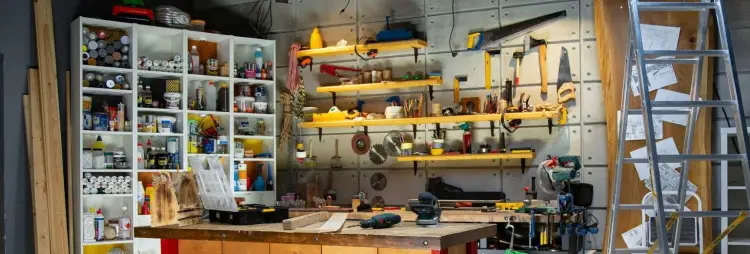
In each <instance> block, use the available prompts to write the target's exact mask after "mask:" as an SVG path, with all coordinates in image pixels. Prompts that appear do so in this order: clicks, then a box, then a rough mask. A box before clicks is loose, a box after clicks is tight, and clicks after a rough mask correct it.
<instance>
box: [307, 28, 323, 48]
mask: <svg viewBox="0 0 750 254" xmlns="http://www.w3.org/2000/svg"><path fill="white" fill-rule="evenodd" d="M322 47H323V38H322V37H321V36H320V31H319V30H318V28H317V27H316V28H315V29H313V31H312V34H310V48H311V49H319V48H322Z"/></svg>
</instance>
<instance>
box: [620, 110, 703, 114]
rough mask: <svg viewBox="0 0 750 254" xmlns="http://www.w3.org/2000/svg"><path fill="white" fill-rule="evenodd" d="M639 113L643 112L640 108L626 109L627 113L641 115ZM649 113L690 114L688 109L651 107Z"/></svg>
mask: <svg viewBox="0 0 750 254" xmlns="http://www.w3.org/2000/svg"><path fill="white" fill-rule="evenodd" d="M641 114H643V111H641V110H640V109H628V115H641ZM651 114H653V115H687V114H690V111H685V110H662V109H652V110H651Z"/></svg>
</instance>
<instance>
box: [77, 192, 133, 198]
mask: <svg viewBox="0 0 750 254" xmlns="http://www.w3.org/2000/svg"><path fill="white" fill-rule="evenodd" d="M133 195H134V194H133V193H130V194H84V195H82V196H83V197H86V198H94V197H97V198H99V197H101V198H114V197H130V198H132V197H133Z"/></svg>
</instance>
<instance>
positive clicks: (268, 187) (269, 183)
mask: <svg viewBox="0 0 750 254" xmlns="http://www.w3.org/2000/svg"><path fill="white" fill-rule="evenodd" d="M272 174H273V170H272V168H271V164H268V181H266V190H267V191H272V190H273V178H272V177H271V175H272Z"/></svg>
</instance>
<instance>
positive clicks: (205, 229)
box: [135, 221, 497, 249]
mask: <svg viewBox="0 0 750 254" xmlns="http://www.w3.org/2000/svg"><path fill="white" fill-rule="evenodd" d="M321 225H323V222H320V223H316V224H312V225H309V226H306V227H302V228H298V229H295V230H284V229H283V228H282V225H281V223H274V224H259V225H250V226H235V225H226V224H215V223H208V222H206V223H203V224H197V225H191V226H186V227H181V228H169V227H160V228H152V227H136V228H135V237H138V238H161V239H185V240H213V241H234V242H268V243H293V244H314V245H333V246H357V247H389V248H403V249H443V248H448V247H450V246H454V245H458V244H464V243H468V242H471V241H475V240H478V239H482V238H487V237H491V236H494V235H495V234H497V228H496V226H495V225H494V224H481V223H441V224H440V225H439V226H437V227H418V226H417V225H416V224H415V223H414V222H402V223H399V224H397V225H395V226H393V227H391V228H384V229H363V228H360V227H359V221H347V222H346V224H345V225H344V229H343V230H341V232H338V233H318V232H317V230H318V228H319V227H320V226H321ZM349 226H354V227H349Z"/></svg>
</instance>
